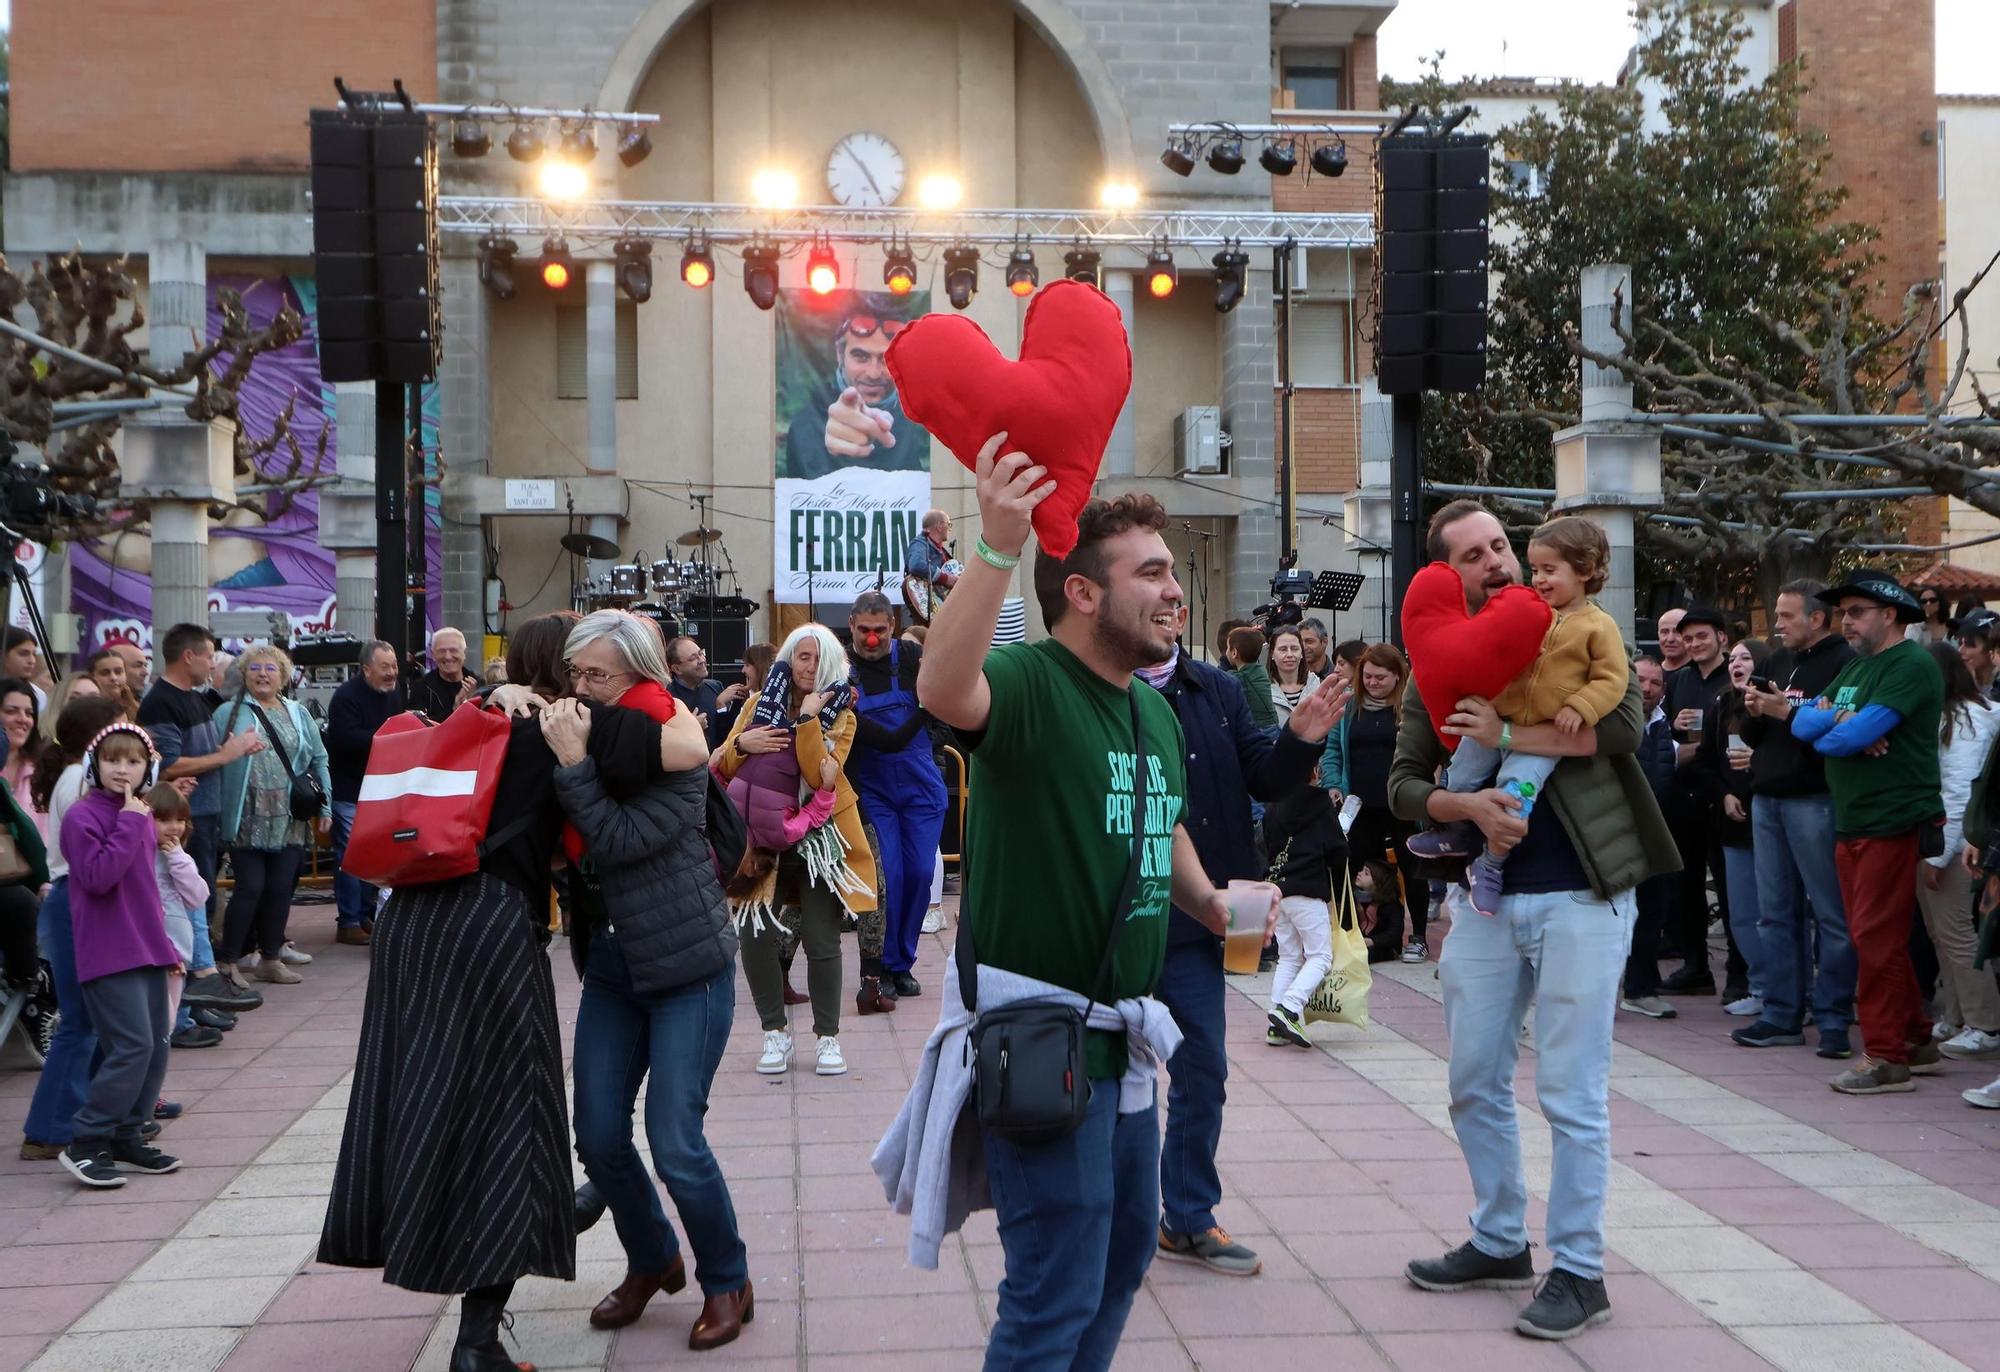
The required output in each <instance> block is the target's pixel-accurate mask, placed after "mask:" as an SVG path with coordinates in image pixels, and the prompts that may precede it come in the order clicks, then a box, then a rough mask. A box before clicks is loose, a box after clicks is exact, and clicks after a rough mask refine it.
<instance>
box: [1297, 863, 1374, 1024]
mask: <svg viewBox="0 0 2000 1372" xmlns="http://www.w3.org/2000/svg"><path fill="white" fill-rule="evenodd" d="M1332 915H1333V966H1332V968H1331V969H1329V970H1328V972H1327V974H1326V980H1324V981H1322V982H1321V983H1320V984H1319V989H1318V990H1317V991H1315V992H1313V997H1312V999H1311V1000H1309V1001H1307V1002H1306V1016H1305V1017H1306V1023H1308V1024H1311V1023H1313V1022H1314V1021H1316V1020H1329V1021H1332V1022H1333V1023H1336V1024H1351V1025H1353V1026H1354V1027H1355V1028H1356V1029H1366V1028H1367V1027H1368V988H1369V987H1370V986H1372V985H1374V983H1375V976H1374V973H1372V972H1371V971H1369V969H1368V940H1367V939H1365V938H1363V937H1362V935H1361V919H1360V916H1359V915H1358V914H1357V913H1356V911H1355V908H1354V883H1353V882H1351V881H1348V880H1347V879H1346V878H1345V877H1344V876H1343V877H1342V878H1341V883H1340V890H1338V891H1337V892H1335V893H1334V906H1333V910H1332Z"/></svg>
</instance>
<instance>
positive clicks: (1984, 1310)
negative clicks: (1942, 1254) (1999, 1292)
mask: <svg viewBox="0 0 2000 1372" xmlns="http://www.w3.org/2000/svg"><path fill="white" fill-rule="evenodd" d="M1820 1275H1821V1277H1822V1278H1824V1279H1825V1280H1826V1281H1827V1282H1829V1283H1831V1284H1832V1285H1834V1286H1837V1287H1839V1288H1840V1289H1841V1290H1842V1291H1845V1292H1846V1293H1847V1294H1848V1295H1850V1296H1852V1297H1854V1299H1856V1300H1858V1301H1860V1302H1861V1303H1862V1304H1863V1305H1865V1306H1867V1307H1868V1308H1869V1309H1870V1310H1873V1311H1875V1312H1876V1313H1877V1314H1879V1315H1882V1316H1884V1317H1886V1318H1888V1319H1891V1320H1894V1321H1896V1322H1897V1323H1898V1324H1901V1323H1904V1322H1906V1321H1911V1320H1934V1321H1947V1320H1963V1319H1973V1318H1976V1317H1978V1316H1981V1315H1988V1314H1991V1313H1992V1312H1993V1311H1994V1310H1995V1309H1996V1308H2000V1301H1997V1300H1996V1293H1995V1291H1994V1287H1993V1283H1992V1282H1990V1281H1988V1280H1986V1278H1984V1277H1982V1276H1980V1275H1979V1274H1978V1273H1977V1272H1971V1271H1967V1270H1966V1269H1965V1268H1963V1267H1948V1268H1944V1269H1942V1270H1932V1269H1927V1268H1921V1267H1902V1268H1896V1267H1851V1268H1845V1269H1842V1270H1839V1271H1827V1272H1822V1273H1821V1274H1820Z"/></svg>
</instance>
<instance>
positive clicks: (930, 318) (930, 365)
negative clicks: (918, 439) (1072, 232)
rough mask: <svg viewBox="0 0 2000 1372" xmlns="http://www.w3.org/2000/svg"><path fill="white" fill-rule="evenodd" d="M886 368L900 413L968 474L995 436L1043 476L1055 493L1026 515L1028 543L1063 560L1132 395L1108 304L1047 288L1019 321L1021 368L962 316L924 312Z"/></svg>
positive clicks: (1070, 286) (1078, 290)
mask: <svg viewBox="0 0 2000 1372" xmlns="http://www.w3.org/2000/svg"><path fill="white" fill-rule="evenodd" d="M888 366H889V375H890V377H892V378H893V379H894V380H895V383H896V394H897V395H898V396H899V397H900V398H901V400H902V405H903V412H904V413H905V414H907V415H909V417H910V418H911V419H914V420H915V421H916V422H917V423H919V424H921V425H923V426H924V427H925V428H926V429H929V430H930V431H931V434H932V436H934V437H935V438H937V439H938V441H939V442H941V443H943V444H944V445H945V446H946V447H947V448H950V449H951V451H952V453H953V455H954V456H956V457H957V458H958V460H959V461H960V462H962V463H963V464H965V466H966V468H967V469H968V470H973V469H974V463H975V462H976V461H977V460H978V456H979V449H980V446H981V445H982V444H984V443H985V442H986V440H987V439H989V438H991V437H992V436H993V435H994V434H996V433H999V432H1001V431H1002V430H1003V429H1004V430H1005V431H1006V433H1007V450H1008V451H1010V452H1013V451H1019V452H1024V453H1026V454H1028V455H1029V456H1030V457H1032V458H1034V459H1035V461H1036V462H1038V463H1040V464H1041V465H1042V466H1044V467H1046V468H1048V470H1049V475H1050V476H1052V477H1054V478H1055V482H1056V488H1055V490H1054V491H1052V492H1051V493H1050V494H1049V497H1048V499H1046V500H1044V501H1043V502H1042V503H1041V504H1040V505H1038V506H1036V507H1035V518H1034V523H1035V536H1036V537H1037V538H1039V539H1040V540H1041V545H1042V547H1044V548H1046V549H1047V550H1048V551H1049V553H1050V555H1051V556H1054V557H1068V556H1069V553H1070V549H1072V548H1074V547H1075V546H1076V516H1077V513H1078V511H1080V510H1082V509H1083V506H1084V502H1085V501H1087V500H1089V499H1090V488H1091V486H1092V485H1093V484H1095V483H1096V481H1097V468H1098V464H1099V463H1101V462H1102V461H1103V460H1104V445H1105V444H1106V443H1107V442H1109V441H1110V439H1111V426H1112V425H1113V424H1115V423H1117V422H1118V411H1119V410H1121V409H1123V408H1124V405H1125V393H1126V392H1127V391H1129V390H1131V389H1132V349H1131V346H1130V345H1129V344H1128V343H1127V342H1126V340H1125V324H1124V321H1123V319H1122V318H1120V316H1119V313H1118V307H1117V306H1116V305H1114V304H1112V303H1111V297H1110V296H1108V295H1106V294H1105V293H1104V292H1103V291H1100V290H1098V289H1097V287H1095V286H1092V285H1090V284H1088V283H1087V282H1082V281H1068V280H1065V281H1052V282H1050V283H1049V284H1048V285H1047V286H1044V287H1043V288H1042V290H1041V291H1040V293H1039V294H1037V295H1036V296H1035V299H1034V303H1032V304H1031V305H1029V306H1028V317H1027V319H1026V320H1025V321H1024V322H1023V323H1022V325H1021V360H1020V361H1018V362H1009V361H1008V360H1007V359H1006V358H1004V357H1002V356H1001V355H1000V351H999V349H997V348H995V347H994V346H993V340H992V339H990V338H988V337H987V336H986V331H985V330H984V329H982V328H980V327H979V326H978V325H977V324H975V323H973V322H972V321H971V320H970V319H967V318H966V317H965V316H964V315H962V314H927V315H925V316H924V317H923V318H921V319H919V320H917V321H916V322H915V323H914V324H912V325H910V327H909V328H907V329H904V330H903V331H902V332H901V333H899V334H897V335H896V341H895V342H894V343H891V344H890V345H889V356H888Z"/></svg>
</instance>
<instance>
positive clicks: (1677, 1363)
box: [1481, 1314, 1771, 1372]
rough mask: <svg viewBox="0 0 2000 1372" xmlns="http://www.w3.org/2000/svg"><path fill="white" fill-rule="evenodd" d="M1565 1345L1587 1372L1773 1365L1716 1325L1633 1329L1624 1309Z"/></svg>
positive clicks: (1728, 1370) (1725, 1371) (1761, 1371)
mask: <svg viewBox="0 0 2000 1372" xmlns="http://www.w3.org/2000/svg"><path fill="white" fill-rule="evenodd" d="M1520 1341H1521V1342H1523V1343H1525V1342H1527V1340H1525V1339H1523V1340H1520ZM1565 1346H1566V1347H1567V1348H1569V1350H1570V1351H1571V1352H1573V1353H1574V1354H1575V1355H1576V1356H1577V1357H1578V1358H1580V1359H1582V1360H1583V1362H1584V1364H1585V1365H1586V1366H1588V1367H1589V1368H1590V1369H1591V1372H1690V1369H1693V1368H1699V1369H1700V1372H1767V1369H1769V1368H1770V1366H1771V1364H1770V1363H1768V1362H1765V1361H1764V1359H1762V1358H1760V1357H1758V1356H1757V1355H1756V1354H1755V1353H1753V1352H1751V1351H1750V1350H1749V1349H1748V1348H1745V1347H1744V1346H1743V1345H1742V1344H1740V1343H1738V1342H1737V1341H1736V1340H1735V1339H1733V1338H1731V1337H1730V1336H1729V1335H1728V1334H1726V1333H1724V1332H1723V1331H1722V1330H1720V1329H1706V1328H1704V1329H1633V1328H1629V1327H1625V1326H1624V1325H1623V1316H1622V1314H1618V1315H1614V1317H1613V1320H1612V1323H1610V1324H1608V1325H1604V1326H1601V1327H1600V1328H1597V1329H1593V1330H1591V1331H1590V1332H1589V1333H1587V1334H1584V1335H1583V1336H1582V1337H1580V1338H1578V1339H1576V1340H1574V1341H1573V1342H1571V1343H1569V1344H1567V1345H1565ZM1481 1372H1489V1370H1488V1369H1482V1370H1481Z"/></svg>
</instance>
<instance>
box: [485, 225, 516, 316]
mask: <svg viewBox="0 0 2000 1372" xmlns="http://www.w3.org/2000/svg"><path fill="white" fill-rule="evenodd" d="M520 251H521V245H520V244H518V243H516V242H515V241H514V240H513V239H511V238H495V237H494V236H493V235H492V234H488V235H487V236H486V237H484V238H482V239H480V240H479V279H480V281H482V282H483V283H485V286H486V289H487V290H489V291H492V292H493V295H494V297H495V298H496V299H499V300H512V299H513V298H514V255H515V254H516V253H518V252H520Z"/></svg>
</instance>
